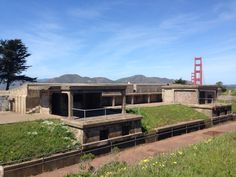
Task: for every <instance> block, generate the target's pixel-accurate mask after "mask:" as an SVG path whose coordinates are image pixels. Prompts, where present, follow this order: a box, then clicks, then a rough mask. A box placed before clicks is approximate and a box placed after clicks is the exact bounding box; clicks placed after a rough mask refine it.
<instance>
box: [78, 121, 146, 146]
mask: <svg viewBox="0 0 236 177" xmlns="http://www.w3.org/2000/svg"><path fill="white" fill-rule="evenodd" d="M126 125H128V126H130V131H129V134H134V133H138V132H142V130H141V121H140V120H135V121H128V122H125V123H117V124H110V125H102V126H97V127H92V128H85V129H83V131H84V133H82V132H83V131H82V130H78V131H77V133H76V134H77V135H78V136H80V137H79V140H80V142H82V143H83V144H85V143H91V142H96V141H100V131H101V130H106V129H107V130H108V132H109V134H108V139H109V138H114V137H119V136H122V126H126ZM81 136H83V140H82V138H81ZM81 140H82V141H81Z"/></svg>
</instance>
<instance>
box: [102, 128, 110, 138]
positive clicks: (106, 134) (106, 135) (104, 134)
mask: <svg viewBox="0 0 236 177" xmlns="http://www.w3.org/2000/svg"><path fill="white" fill-rule="evenodd" d="M108 134H109V131H108V129H105V130H101V131H100V140H106V139H108Z"/></svg>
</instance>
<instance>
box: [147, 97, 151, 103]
mask: <svg viewBox="0 0 236 177" xmlns="http://www.w3.org/2000/svg"><path fill="white" fill-rule="evenodd" d="M147 102H148V103H150V102H151V95H148V96H147Z"/></svg>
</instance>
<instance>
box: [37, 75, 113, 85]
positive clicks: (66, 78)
mask: <svg viewBox="0 0 236 177" xmlns="http://www.w3.org/2000/svg"><path fill="white" fill-rule="evenodd" d="M39 82H41V81H39ZM43 82H50V83H112V82H113V81H112V80H110V79H107V78H105V77H94V78H91V77H82V76H80V75H78V74H65V75H62V76H59V77H55V78H52V79H48V80H44V81H43Z"/></svg>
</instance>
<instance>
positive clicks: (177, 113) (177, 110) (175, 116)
mask: <svg viewBox="0 0 236 177" xmlns="http://www.w3.org/2000/svg"><path fill="white" fill-rule="evenodd" d="M128 112H129V113H135V114H141V115H142V116H143V119H142V126H143V129H144V130H145V131H150V130H152V129H154V128H157V127H161V126H164V125H170V124H175V123H179V122H184V121H190V120H196V119H207V118H208V117H207V116H206V115H205V114H203V113H200V112H198V111H196V110H194V109H193V108H190V107H187V106H184V105H179V104H173V105H163V106H155V107H139V108H133V109H129V110H128Z"/></svg>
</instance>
